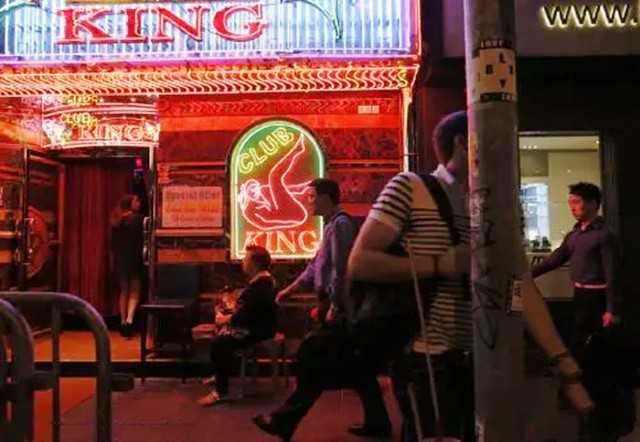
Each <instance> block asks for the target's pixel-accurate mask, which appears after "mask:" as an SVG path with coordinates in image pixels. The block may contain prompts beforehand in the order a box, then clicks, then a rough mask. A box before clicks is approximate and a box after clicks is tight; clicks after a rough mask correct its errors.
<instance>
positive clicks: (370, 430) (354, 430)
mask: <svg viewBox="0 0 640 442" xmlns="http://www.w3.org/2000/svg"><path fill="white" fill-rule="evenodd" d="M348 431H349V433H351V434H353V435H354V436H360V437H375V438H377V439H389V438H390V437H391V427H372V426H369V425H352V426H350V427H349V430H348Z"/></svg>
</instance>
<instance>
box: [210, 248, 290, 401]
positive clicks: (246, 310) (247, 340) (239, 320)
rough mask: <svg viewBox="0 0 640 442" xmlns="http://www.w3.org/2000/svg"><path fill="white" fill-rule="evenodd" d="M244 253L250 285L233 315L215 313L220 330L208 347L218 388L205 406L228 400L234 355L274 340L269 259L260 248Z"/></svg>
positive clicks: (273, 308)
mask: <svg viewBox="0 0 640 442" xmlns="http://www.w3.org/2000/svg"><path fill="white" fill-rule="evenodd" d="M246 252H247V253H246V255H245V257H244V259H243V260H242V270H243V271H244V273H245V274H246V275H247V278H248V280H249V286H248V287H247V288H245V289H244V290H243V291H242V293H241V294H240V297H239V298H238V301H237V302H236V309H235V312H234V313H233V314H224V313H221V312H218V313H217V314H216V318H215V320H216V325H217V326H218V328H219V330H220V331H219V332H218V334H217V336H216V337H215V338H214V340H213V342H212V344H211V360H212V361H213V364H214V366H215V381H214V382H211V383H215V384H216V387H217V388H214V389H213V390H212V391H211V392H210V393H209V394H207V395H206V396H204V397H202V398H200V399H199V400H198V404H200V405H202V406H204V407H206V406H209V405H214V404H217V403H219V402H221V401H224V400H225V399H228V395H229V376H230V374H231V364H232V361H233V352H235V351H236V350H240V349H243V348H246V347H249V346H251V345H253V344H255V343H257V342H259V341H264V340H265V339H270V338H273V336H274V335H275V332H276V308H277V307H276V303H275V296H276V291H275V286H276V284H275V280H274V279H273V277H272V276H271V273H270V272H269V270H270V268H271V256H270V255H269V252H268V251H267V250H266V249H264V248H263V247H259V246H248V247H247V249H246Z"/></svg>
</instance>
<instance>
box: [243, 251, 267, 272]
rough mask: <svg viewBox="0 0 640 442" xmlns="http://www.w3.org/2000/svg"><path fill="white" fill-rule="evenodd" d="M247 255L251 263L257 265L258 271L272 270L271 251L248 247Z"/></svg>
mask: <svg viewBox="0 0 640 442" xmlns="http://www.w3.org/2000/svg"><path fill="white" fill-rule="evenodd" d="M246 251H247V253H248V254H249V257H250V259H251V261H253V263H254V264H255V265H256V267H257V268H258V270H270V269H271V255H270V254H269V251H268V250H267V249H265V248H264V247H260V246H256V245H252V246H247V248H246Z"/></svg>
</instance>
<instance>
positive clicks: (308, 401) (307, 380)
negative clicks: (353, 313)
mask: <svg viewBox="0 0 640 442" xmlns="http://www.w3.org/2000/svg"><path fill="white" fill-rule="evenodd" d="M309 202H310V206H311V209H312V211H313V215H316V216H322V217H323V218H324V221H325V227H324V238H323V240H322V244H321V245H320V248H319V250H318V252H317V253H316V256H315V257H314V258H313V259H312V260H311V262H310V263H309V264H308V266H307V267H306V269H305V270H304V271H303V273H302V274H301V275H300V276H299V277H298V278H297V279H296V280H295V281H294V282H293V283H292V284H290V285H289V286H288V287H286V288H285V289H283V290H282V291H280V292H279V293H278V295H277V297H276V300H277V301H278V302H281V301H283V300H284V299H286V298H287V297H288V296H290V295H291V294H292V293H293V292H295V291H296V290H298V289H307V290H314V291H315V293H316V294H317V296H318V300H319V301H320V307H319V308H317V309H316V310H315V311H316V313H315V315H314V316H316V317H317V319H318V320H319V321H320V322H322V323H323V325H322V326H321V327H320V328H319V329H317V330H314V331H313V332H311V333H310V334H309V335H308V336H307V337H306V338H305V339H304V341H303V342H302V344H301V345H300V349H299V350H298V361H297V362H298V374H297V386H296V390H295V392H294V393H293V394H292V395H291V396H290V397H289V398H288V399H287V401H286V402H285V404H284V405H282V406H281V407H280V408H279V409H277V410H276V411H274V412H273V413H271V415H270V416H269V417H265V416H256V418H254V422H255V424H256V425H257V426H258V427H259V428H260V429H262V430H263V431H265V432H267V433H269V434H272V435H275V436H279V437H280V438H281V439H283V440H287V439H288V438H290V437H291V435H293V433H294V431H295V429H296V427H297V425H298V423H299V422H300V421H301V420H302V418H303V417H304V416H305V415H306V414H307V412H308V411H309V410H310V409H311V407H312V406H313V404H314V403H315V401H316V400H317V399H318V398H319V397H320V395H321V394H322V392H323V391H324V390H327V389H335V388H354V389H355V390H356V392H357V393H358V396H359V397H360V400H361V402H362V406H363V409H364V424H363V425H357V426H353V427H351V428H349V432H351V433H352V434H355V435H358V436H384V437H386V436H389V435H390V434H391V423H390V419H389V416H388V413H387V410H386V407H385V405H384V400H383V398H382V392H381V390H380V386H379V384H378V380H377V378H376V375H375V372H367V373H361V372H357V370H353V367H354V366H355V365H356V361H353V363H351V361H352V358H353V351H352V346H351V345H350V342H349V339H348V336H347V330H346V327H345V313H346V305H345V293H346V281H345V273H346V270H347V259H348V258H349V252H350V251H351V247H352V245H353V241H354V239H355V236H356V233H357V224H356V222H355V220H354V219H352V217H351V216H350V215H349V214H348V213H346V212H345V211H343V210H342V208H341V207H340V188H339V186H338V183H336V182H335V181H333V180H330V179H326V178H319V179H316V180H314V181H313V182H311V184H310V201H309Z"/></svg>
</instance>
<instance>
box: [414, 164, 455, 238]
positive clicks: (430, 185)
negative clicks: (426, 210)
mask: <svg viewBox="0 0 640 442" xmlns="http://www.w3.org/2000/svg"><path fill="white" fill-rule="evenodd" d="M420 178H422V182H423V183H424V185H425V187H426V188H427V190H428V191H429V193H430V194H431V196H432V197H433V199H434V201H435V202H436V206H438V213H440V216H441V217H442V219H443V220H444V222H445V223H447V227H449V234H450V235H451V241H452V242H453V244H454V245H458V244H460V232H459V231H458V228H457V227H456V222H455V216H454V214H453V207H452V206H451V201H449V197H448V196H447V194H446V193H445V191H444V189H443V188H442V185H441V184H440V182H439V181H438V179H437V178H436V177H434V176H433V175H430V174H426V175H423V174H421V175H420Z"/></svg>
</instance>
